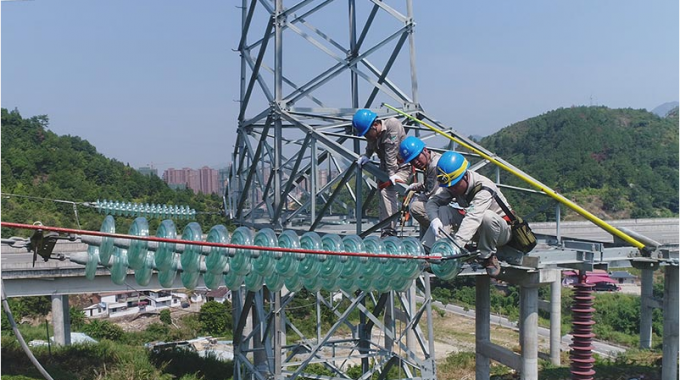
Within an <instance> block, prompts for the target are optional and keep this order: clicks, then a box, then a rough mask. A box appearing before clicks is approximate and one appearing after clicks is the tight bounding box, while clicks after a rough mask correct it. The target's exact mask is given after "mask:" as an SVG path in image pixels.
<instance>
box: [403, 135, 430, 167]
mask: <svg viewBox="0 0 680 380" xmlns="http://www.w3.org/2000/svg"><path fill="white" fill-rule="evenodd" d="M423 148H425V143H424V142H423V140H421V139H419V138H417V137H415V136H409V137H407V138H405V139H404V141H402V142H401V144H399V154H400V155H401V158H403V159H404V161H405V162H411V161H412V160H413V159H414V158H416V157H418V155H419V154H420V153H421V152H422V151H423Z"/></svg>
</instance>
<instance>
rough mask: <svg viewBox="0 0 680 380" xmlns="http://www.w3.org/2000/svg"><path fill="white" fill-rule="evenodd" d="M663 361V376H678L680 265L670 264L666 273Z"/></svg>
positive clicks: (665, 377) (670, 377)
mask: <svg viewBox="0 0 680 380" xmlns="http://www.w3.org/2000/svg"><path fill="white" fill-rule="evenodd" d="M663 285H664V296H663V335H664V338H663V359H662V360H663V361H662V363H661V378H663V379H677V378H678V313H679V311H678V293H680V292H679V291H678V266H677V265H668V266H666V268H665V274H664V284H663Z"/></svg>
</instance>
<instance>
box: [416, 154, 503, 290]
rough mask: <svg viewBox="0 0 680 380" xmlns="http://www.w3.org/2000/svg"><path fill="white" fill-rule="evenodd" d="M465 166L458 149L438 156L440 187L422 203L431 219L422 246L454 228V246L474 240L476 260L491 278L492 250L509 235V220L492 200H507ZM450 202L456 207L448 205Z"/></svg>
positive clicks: (495, 267) (495, 265) (494, 265)
mask: <svg viewBox="0 0 680 380" xmlns="http://www.w3.org/2000/svg"><path fill="white" fill-rule="evenodd" d="M469 166H470V163H469V162H468V160H467V159H466V158H465V157H464V156H463V155H461V154H460V153H458V152H453V151H448V152H445V153H444V154H443V155H442V156H441V158H440V159H439V162H438V163H437V181H438V182H439V186H440V188H439V190H438V191H437V192H436V193H435V194H434V195H433V196H432V197H430V199H429V200H428V201H427V204H426V206H425V209H426V211H427V215H428V217H429V218H430V220H431V222H430V228H429V229H428V230H427V232H426V233H425V236H424V237H423V245H425V246H426V247H431V246H432V244H434V241H435V239H436V238H439V237H443V236H442V235H443V234H442V233H441V231H444V232H446V233H447V234H449V233H450V232H451V231H455V234H454V235H453V241H454V242H455V243H456V244H457V245H458V246H460V247H464V246H466V245H468V244H469V243H472V242H475V243H477V249H478V250H479V252H480V253H479V259H480V260H481V261H482V263H483V265H484V267H485V268H486V272H487V273H488V274H489V276H492V277H495V276H497V275H498V274H499V273H500V271H501V267H500V264H499V263H498V258H497V257H496V250H497V249H498V247H501V246H503V245H505V244H507V243H508V242H509V241H510V238H511V230H510V226H509V220H510V219H509V218H508V216H506V215H505V213H504V212H503V209H502V208H501V206H500V205H499V204H498V202H497V200H496V199H500V200H501V201H502V202H503V203H505V205H508V201H507V200H506V199H505V197H504V196H503V194H502V193H501V191H500V190H499V189H498V187H497V186H496V184H495V183H494V182H493V181H491V180H490V179H488V178H486V177H484V176H483V175H481V174H478V173H476V172H473V171H470V170H468V168H469ZM496 196H497V197H498V198H495V197H496ZM452 201H454V202H456V203H457V206H458V208H454V207H451V206H450V205H449V204H450V203H451V202H452ZM508 207H509V206H508Z"/></svg>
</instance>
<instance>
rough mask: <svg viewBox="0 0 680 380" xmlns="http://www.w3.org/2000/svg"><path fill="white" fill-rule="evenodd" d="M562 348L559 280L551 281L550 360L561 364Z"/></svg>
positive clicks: (560, 287) (560, 289)
mask: <svg viewBox="0 0 680 380" xmlns="http://www.w3.org/2000/svg"><path fill="white" fill-rule="evenodd" d="M561 348H562V283H561V282H560V280H559V276H558V277H557V280H555V281H553V282H551V283H550V362H552V364H554V365H557V366H559V365H560V349H561Z"/></svg>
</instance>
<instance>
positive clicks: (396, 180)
mask: <svg viewBox="0 0 680 380" xmlns="http://www.w3.org/2000/svg"><path fill="white" fill-rule="evenodd" d="M390 182H392V185H396V184H397V182H404V181H402V179H401V178H399V176H398V175H396V174H392V175H391V176H390Z"/></svg>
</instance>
